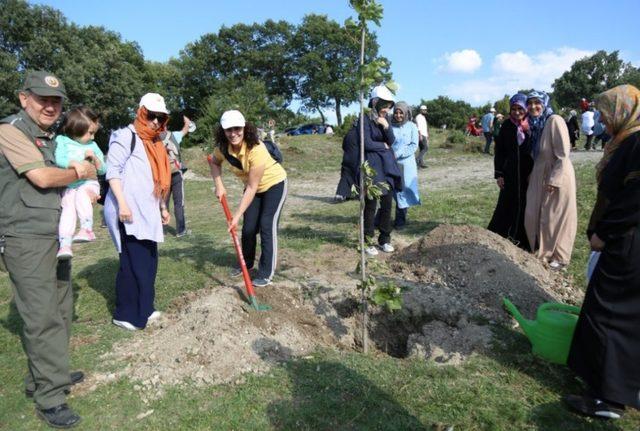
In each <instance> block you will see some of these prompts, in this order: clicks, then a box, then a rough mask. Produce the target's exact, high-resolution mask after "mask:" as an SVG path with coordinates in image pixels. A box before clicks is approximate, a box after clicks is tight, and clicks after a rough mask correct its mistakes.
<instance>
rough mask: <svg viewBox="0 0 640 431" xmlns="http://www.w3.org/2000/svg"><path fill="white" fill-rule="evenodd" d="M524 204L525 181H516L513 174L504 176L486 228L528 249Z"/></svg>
mask: <svg viewBox="0 0 640 431" xmlns="http://www.w3.org/2000/svg"><path fill="white" fill-rule="evenodd" d="M526 204H527V183H526V181H518V178H517V176H515V175H514V176H508V177H507V178H505V186H504V188H503V189H502V190H500V195H499V196H498V203H497V204H496V209H495V210H494V212H493V217H491V221H490V222H489V226H488V227H487V229H489V230H490V231H491V232H495V233H497V234H498V235H500V236H502V237H504V238H507V239H509V240H510V241H511V242H513V243H514V244H516V245H517V246H518V247H520V248H522V249H524V250H527V251H530V247H529V240H528V239H527V232H526V231H525V230H524V208H525V206H526Z"/></svg>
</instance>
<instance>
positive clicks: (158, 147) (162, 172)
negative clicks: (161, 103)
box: [133, 106, 171, 199]
mask: <svg viewBox="0 0 640 431" xmlns="http://www.w3.org/2000/svg"><path fill="white" fill-rule="evenodd" d="M168 121H169V119H168V118H167V121H165V122H164V123H162V124H161V125H160V127H159V128H158V130H153V129H151V128H150V127H149V126H148V125H147V108H145V107H144V106H141V107H140V108H139V109H138V114H137V115H136V119H135V121H134V122H133V126H134V127H135V129H136V133H137V134H138V136H140V139H142V142H143V143H144V150H145V151H146V153H147V158H148V159H149V165H151V173H152V174H153V194H154V195H155V196H156V197H161V198H162V199H164V198H166V197H167V195H168V194H169V189H170V187H171V169H170V168H169V156H168V155H167V150H166V149H165V147H164V145H163V144H162V140H161V139H160V133H161V132H163V131H165V130H166V128H167V122H168Z"/></svg>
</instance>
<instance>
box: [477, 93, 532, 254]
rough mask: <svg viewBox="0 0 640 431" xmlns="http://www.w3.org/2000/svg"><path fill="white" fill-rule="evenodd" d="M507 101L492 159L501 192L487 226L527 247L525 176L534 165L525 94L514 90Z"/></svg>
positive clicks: (526, 181)
mask: <svg viewBox="0 0 640 431" xmlns="http://www.w3.org/2000/svg"><path fill="white" fill-rule="evenodd" d="M509 105H510V107H511V109H510V112H509V119H508V120H507V121H505V122H504V123H503V125H502V128H501V129H500V133H499V134H498V136H497V137H496V150H495V156H494V161H493V163H494V169H495V173H494V176H495V179H496V183H497V184H498V187H499V188H500V195H499V196H498V204H497V205H496V209H495V211H494V212H493V217H492V218H491V222H490V223H489V227H488V228H487V229H489V230H490V231H492V232H495V233H497V234H498V235H500V236H503V237H505V238H508V239H509V240H511V241H512V242H513V243H514V244H516V245H517V246H518V247H520V248H523V249H524V250H527V251H530V248H529V241H528V240H527V233H526V231H525V229H524V209H525V205H526V202H527V186H528V185H529V181H528V178H529V174H530V173H531V169H533V158H532V157H531V141H530V139H529V123H528V121H527V96H526V95H524V94H522V93H518V94H514V95H513V97H511V99H510V100H509Z"/></svg>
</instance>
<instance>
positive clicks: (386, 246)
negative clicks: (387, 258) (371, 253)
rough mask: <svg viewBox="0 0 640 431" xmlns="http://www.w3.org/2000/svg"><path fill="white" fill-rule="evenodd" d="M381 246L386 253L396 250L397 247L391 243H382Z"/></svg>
mask: <svg viewBox="0 0 640 431" xmlns="http://www.w3.org/2000/svg"><path fill="white" fill-rule="evenodd" d="M380 248H381V249H382V251H384V252H385V253H393V252H394V251H396V249H395V248H393V246H392V245H391V244H389V243H386V244H382V246H380Z"/></svg>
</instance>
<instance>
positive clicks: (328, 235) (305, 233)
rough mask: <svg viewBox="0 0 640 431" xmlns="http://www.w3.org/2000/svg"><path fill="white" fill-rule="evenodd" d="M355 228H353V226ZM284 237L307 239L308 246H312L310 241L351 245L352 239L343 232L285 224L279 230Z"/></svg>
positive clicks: (344, 245)
mask: <svg viewBox="0 0 640 431" xmlns="http://www.w3.org/2000/svg"><path fill="white" fill-rule="evenodd" d="M354 229H355V228H354ZM279 233H280V235H281V236H282V237H284V238H289V239H299V240H304V241H309V247H311V248H312V246H313V244H312V242H318V241H319V242H321V243H330V244H336V245H341V246H343V247H351V246H353V241H352V240H351V239H350V238H349V237H348V236H347V235H345V234H344V233H341V232H337V231H330V230H324V229H317V228H311V227H293V226H287V227H284V228H282V229H280V230H279Z"/></svg>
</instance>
